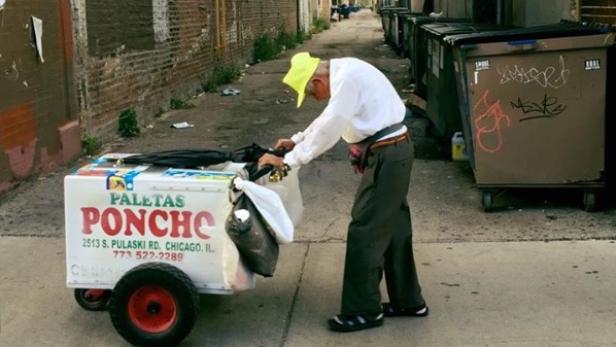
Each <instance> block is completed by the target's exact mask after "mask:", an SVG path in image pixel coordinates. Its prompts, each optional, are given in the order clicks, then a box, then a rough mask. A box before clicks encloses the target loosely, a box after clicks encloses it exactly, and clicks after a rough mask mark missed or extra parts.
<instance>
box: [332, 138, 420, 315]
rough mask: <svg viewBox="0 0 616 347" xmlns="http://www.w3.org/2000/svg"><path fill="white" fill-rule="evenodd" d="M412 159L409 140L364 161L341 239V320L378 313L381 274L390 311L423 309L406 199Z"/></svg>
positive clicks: (391, 146) (379, 151)
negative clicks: (344, 238) (343, 248)
mask: <svg viewBox="0 0 616 347" xmlns="http://www.w3.org/2000/svg"><path fill="white" fill-rule="evenodd" d="M413 157H414V153H413V145H412V142H411V141H410V140H405V141H402V142H399V143H396V144H393V145H389V146H385V147H380V148H375V149H373V150H372V154H371V155H370V156H369V157H368V163H367V166H366V169H365V171H364V174H363V176H362V179H361V183H360V185H359V188H358V190H357V193H356V195H355V202H354V204H353V210H352V212H351V217H352V220H351V223H350V225H349V231H348V236H347V249H346V259H345V267H344V285H343V289H342V307H341V313H342V314H345V315H353V314H377V313H380V312H381V311H382V309H381V294H380V291H379V283H380V282H381V278H382V276H383V271H384V272H385V280H386V282H387V292H388V294H389V299H390V302H391V304H392V305H393V306H394V307H395V308H410V307H417V306H419V305H422V304H424V299H423V298H422V296H421V288H420V286H419V282H418V280H417V273H416V271H415V261H414V259H413V249H412V229H411V214H410V209H409V205H408V201H407V198H406V195H407V193H408V189H409V183H410V176H411V168H412V165H413Z"/></svg>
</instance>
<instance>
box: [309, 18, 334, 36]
mask: <svg viewBox="0 0 616 347" xmlns="http://www.w3.org/2000/svg"><path fill="white" fill-rule="evenodd" d="M329 27H330V24H329V22H328V21H326V20H325V19H323V18H317V19H315V20H314V26H313V28H312V32H313V33H320V32H321V31H323V30H327V29H329Z"/></svg>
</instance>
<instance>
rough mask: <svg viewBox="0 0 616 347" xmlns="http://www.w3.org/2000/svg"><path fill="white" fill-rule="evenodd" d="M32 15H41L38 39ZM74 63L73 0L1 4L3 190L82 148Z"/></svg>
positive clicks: (0, 164)
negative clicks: (76, 111) (76, 103)
mask: <svg viewBox="0 0 616 347" xmlns="http://www.w3.org/2000/svg"><path fill="white" fill-rule="evenodd" d="M33 16H34V17H36V18H38V19H40V20H41V21H42V22H41V27H40V28H37V30H36V33H38V34H39V37H40V41H38V42H39V44H38V45H37V40H36V35H35V29H34V25H33V23H34V22H33V18H32V17H33ZM35 20H36V19H35ZM35 47H37V48H35ZM72 66H73V38H72V28H71V20H70V4H69V0H6V2H4V5H3V6H2V7H1V8H0V71H1V72H2V73H0V194H1V193H3V192H5V191H7V190H9V189H11V188H12V187H13V186H14V185H16V184H17V183H18V182H19V181H20V180H23V179H26V178H28V177H29V176H31V175H33V174H37V173H41V172H43V173H44V172H48V171H52V170H54V169H56V168H57V167H59V166H61V165H64V164H67V163H69V162H70V161H72V160H73V159H75V158H76V157H77V156H78V155H79V154H80V151H81V148H80V143H81V142H80V131H79V124H78V122H77V121H76V120H75V118H76V115H75V107H74V103H73V102H72V100H74V95H73V92H72V90H73V84H72V79H73V76H72Z"/></svg>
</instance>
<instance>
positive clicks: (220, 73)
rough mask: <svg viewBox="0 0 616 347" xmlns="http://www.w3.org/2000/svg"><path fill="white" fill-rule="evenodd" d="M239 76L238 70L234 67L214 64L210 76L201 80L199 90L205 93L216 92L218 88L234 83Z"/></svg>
mask: <svg viewBox="0 0 616 347" xmlns="http://www.w3.org/2000/svg"><path fill="white" fill-rule="evenodd" d="M239 75H240V69H239V67H237V66H236V65H224V64H221V63H219V62H216V63H214V68H213V69H212V72H211V73H210V75H209V76H207V78H205V79H202V80H201V89H203V91H204V92H207V93H211V92H216V89H217V88H218V87H219V86H221V85H223V84H227V83H231V82H233V81H235V79H236V78H237V76H239Z"/></svg>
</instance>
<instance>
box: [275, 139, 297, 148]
mask: <svg viewBox="0 0 616 347" xmlns="http://www.w3.org/2000/svg"><path fill="white" fill-rule="evenodd" d="M294 147H295V142H293V140H289V139H280V140H278V141H277V142H276V146H274V148H276V149H278V148H284V149H286V150H287V151H290V150H292V149H293V148H294Z"/></svg>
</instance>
